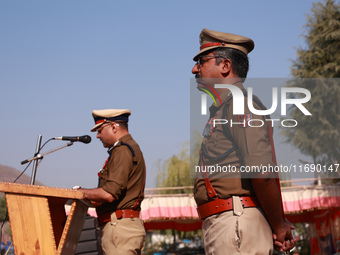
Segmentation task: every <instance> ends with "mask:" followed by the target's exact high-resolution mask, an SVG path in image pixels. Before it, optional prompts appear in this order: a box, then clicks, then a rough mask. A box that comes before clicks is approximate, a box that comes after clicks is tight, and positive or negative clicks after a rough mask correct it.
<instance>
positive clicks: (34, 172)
mask: <svg viewBox="0 0 340 255" xmlns="http://www.w3.org/2000/svg"><path fill="white" fill-rule="evenodd" d="M41 139H42V136H41V135H39V136H38V142H37V149H36V153H35V154H34V155H35V156H34V157H33V158H31V159H26V160H24V161H21V165H24V164H26V163H28V162H31V161H33V160H34V165H33V172H32V176H31V185H34V183H35V176H36V173H37V167H38V160H39V159H43V158H44V156H46V155H48V154H50V153H52V152H55V151H58V150H61V149H63V148H65V147H69V146H71V145H72V144H73V142H69V143H68V144H66V145H63V146H60V147H58V148H56V149H53V150H50V151H48V152H45V153H43V154H39V153H40V149H41V148H40V146H41Z"/></svg>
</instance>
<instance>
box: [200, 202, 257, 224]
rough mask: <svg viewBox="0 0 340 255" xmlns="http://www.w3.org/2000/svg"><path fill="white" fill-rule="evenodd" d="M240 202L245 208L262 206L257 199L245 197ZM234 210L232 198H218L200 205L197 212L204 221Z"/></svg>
mask: <svg viewBox="0 0 340 255" xmlns="http://www.w3.org/2000/svg"><path fill="white" fill-rule="evenodd" d="M240 201H241V204H242V206H243V208H247V207H259V206H260V203H259V202H258V201H257V198H256V197H248V196H244V197H240ZM232 209H233V199H232V198H231V197H230V198H228V199H220V198H217V199H215V200H214V201H211V202H208V203H205V204H203V205H200V206H199V207H198V208H197V212H198V216H199V218H200V219H201V220H203V219H205V218H207V217H209V216H211V215H214V214H217V213H222V212H226V211H230V210H232Z"/></svg>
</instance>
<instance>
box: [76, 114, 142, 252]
mask: <svg viewBox="0 0 340 255" xmlns="http://www.w3.org/2000/svg"><path fill="white" fill-rule="evenodd" d="M130 114H131V112H130V111H129V110H125V109H123V110H120V109H118V110H117V109H107V110H94V111H93V112H92V115H93V118H94V121H95V126H94V127H93V128H92V130H91V131H92V132H95V131H97V138H98V139H100V140H101V142H102V143H103V146H104V147H105V148H108V153H109V157H108V159H107V160H106V162H105V164H104V166H103V168H102V169H101V171H100V172H99V173H98V176H99V186H98V188H95V189H82V188H80V189H79V190H80V191H82V192H83V193H84V195H85V197H86V198H87V199H89V200H91V201H94V202H95V203H96V204H97V207H96V210H97V215H98V223H99V225H100V227H101V230H102V247H103V250H104V252H105V254H107V255H109V254H124V255H125V254H141V250H142V248H143V247H144V243H145V229H144V226H143V222H142V220H141V219H140V210H141V207H140V204H141V202H142V200H143V192H144V186H145V174H146V173H145V163H144V158H143V154H142V152H141V150H140V148H139V146H138V144H137V143H136V142H135V141H134V140H133V138H132V137H131V135H130V134H129V132H128V118H129V115H130Z"/></svg>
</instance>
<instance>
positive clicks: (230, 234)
mask: <svg viewBox="0 0 340 255" xmlns="http://www.w3.org/2000/svg"><path fill="white" fill-rule="evenodd" d="M233 205H234V209H233V210H230V211H227V212H223V213H220V214H216V215H212V216H210V217H208V218H206V219H205V220H204V222H203V226H202V230H203V239H204V249H205V254H207V255H225V254H230V255H235V254H237V255H239V254H242V255H255V254H256V255H268V254H272V253H273V237H272V231H271V228H270V226H269V224H268V222H267V220H266V219H265V217H264V215H263V213H262V210H261V209H259V208H255V207H253V208H243V207H242V204H241V202H240V198H239V197H238V196H233Z"/></svg>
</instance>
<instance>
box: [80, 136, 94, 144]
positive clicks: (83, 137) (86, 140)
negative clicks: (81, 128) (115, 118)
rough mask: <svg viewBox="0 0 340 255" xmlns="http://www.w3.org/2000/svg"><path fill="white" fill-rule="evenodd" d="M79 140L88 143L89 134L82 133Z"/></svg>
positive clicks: (89, 139)
mask: <svg viewBox="0 0 340 255" xmlns="http://www.w3.org/2000/svg"><path fill="white" fill-rule="evenodd" d="M79 141H80V142H83V143H90V142H91V136H89V135H84V136H81V137H79Z"/></svg>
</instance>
